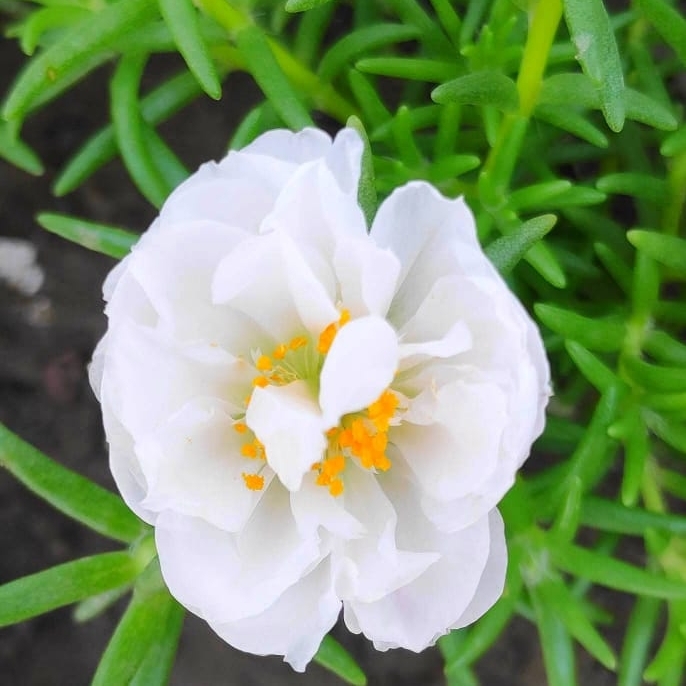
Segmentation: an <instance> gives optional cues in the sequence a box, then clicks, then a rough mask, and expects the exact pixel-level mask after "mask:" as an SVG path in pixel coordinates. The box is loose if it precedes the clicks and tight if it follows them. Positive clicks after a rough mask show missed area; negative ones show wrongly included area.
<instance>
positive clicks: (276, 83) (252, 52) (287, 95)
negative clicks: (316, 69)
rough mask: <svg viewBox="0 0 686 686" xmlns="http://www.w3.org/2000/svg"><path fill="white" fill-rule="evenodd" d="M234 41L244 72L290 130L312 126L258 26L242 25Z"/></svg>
mask: <svg viewBox="0 0 686 686" xmlns="http://www.w3.org/2000/svg"><path fill="white" fill-rule="evenodd" d="M236 43H237V45H238V50H239V52H240V53H241V55H242V56H243V59H244V60H245V62H246V65H247V68H248V71H249V72H250V74H252V76H253V78H254V79H255V81H256V82H257V85H258V86H259V87H260V88H261V89H262V92H263V93H264V95H265V97H266V98H267V99H268V100H269V102H270V103H271V104H272V107H273V108H274V109H275V110H276V111H277V112H278V113H279V116H280V117H281V118H282V119H283V121H284V123H286V124H287V125H288V126H290V127H291V128H292V129H294V130H299V129H302V128H304V127H306V126H313V124H312V118H311V117H310V115H309V113H308V112H307V110H306V109H305V107H304V106H303V104H302V102H301V101H300V98H299V97H298V95H297V94H296V92H295V90H293V87H292V86H291V83H290V81H289V80H288V77H287V76H286V75H285V74H284V72H283V70H282V69H281V67H280V66H279V63H278V62H277V61H276V58H275V57H274V53H272V50H271V48H270V46H269V43H268V41H267V39H266V37H265V35H264V33H262V29H260V28H259V27H258V26H255V25H251V26H246V27H245V28H243V29H241V30H240V32H239V33H238V36H237V37H236Z"/></svg>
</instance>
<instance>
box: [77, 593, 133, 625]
mask: <svg viewBox="0 0 686 686" xmlns="http://www.w3.org/2000/svg"><path fill="white" fill-rule="evenodd" d="M130 590H131V584H125V585H124V586H119V588H113V589H111V590H110V591H105V592H104V593H99V594H98V595H94V596H91V597H90V598H85V599H84V600H82V601H81V602H80V603H79V604H78V605H77V606H76V607H75V608H74V611H73V612H72V618H73V619H74V621H75V622H76V623H77V624H82V623H84V622H90V620H91V619H94V618H95V617H98V616H99V615H101V614H102V613H103V612H105V610H107V609H108V608H110V607H112V605H114V603H116V602H117V601H118V600H119V598H121V597H122V596H124V595H126V594H127V593H128V592H129V591H130Z"/></svg>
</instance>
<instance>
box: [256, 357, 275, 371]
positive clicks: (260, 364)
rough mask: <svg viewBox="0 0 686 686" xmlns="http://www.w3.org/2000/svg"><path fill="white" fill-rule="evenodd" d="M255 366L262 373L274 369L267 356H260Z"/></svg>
mask: <svg viewBox="0 0 686 686" xmlns="http://www.w3.org/2000/svg"><path fill="white" fill-rule="evenodd" d="M255 366H256V367H257V368H258V369H259V370H260V371H261V372H266V371H267V370H268V369H271V368H272V361H271V360H270V359H269V358H268V357H267V356H266V355H260V357H258V358H257V362H255Z"/></svg>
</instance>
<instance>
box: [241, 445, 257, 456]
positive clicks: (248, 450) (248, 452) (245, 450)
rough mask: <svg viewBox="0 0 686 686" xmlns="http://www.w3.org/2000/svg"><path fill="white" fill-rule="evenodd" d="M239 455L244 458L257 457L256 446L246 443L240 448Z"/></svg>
mask: <svg viewBox="0 0 686 686" xmlns="http://www.w3.org/2000/svg"><path fill="white" fill-rule="evenodd" d="M241 454H242V455H244V456H245V457H250V458H254V457H257V446H256V445H255V444H254V443H246V444H245V445H242V446H241Z"/></svg>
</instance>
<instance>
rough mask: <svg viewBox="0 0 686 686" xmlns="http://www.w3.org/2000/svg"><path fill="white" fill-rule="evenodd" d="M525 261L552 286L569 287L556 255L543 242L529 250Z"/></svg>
mask: <svg viewBox="0 0 686 686" xmlns="http://www.w3.org/2000/svg"><path fill="white" fill-rule="evenodd" d="M524 261H525V262H528V263H529V264H530V265H531V266H532V267H533V268H534V269H535V270H536V271H537V272H538V273H539V274H540V275H541V276H542V277H543V278H544V279H545V280H546V281H547V282H548V283H549V284H550V285H551V286H554V287H555V288H564V287H565V286H566V285H567V277H566V276H565V273H564V270H563V269H562V267H561V266H560V263H559V261H558V259H557V258H556V257H555V254H554V253H553V252H552V251H551V249H550V248H549V247H548V246H547V245H546V244H545V243H544V242H543V241H539V242H538V243H536V244H534V245H532V246H531V248H529V251H528V252H527V253H526V254H525V255H524Z"/></svg>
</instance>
